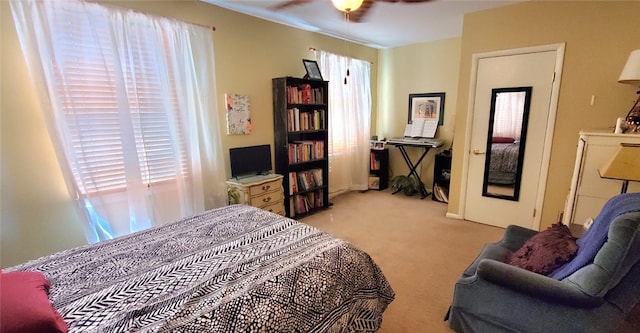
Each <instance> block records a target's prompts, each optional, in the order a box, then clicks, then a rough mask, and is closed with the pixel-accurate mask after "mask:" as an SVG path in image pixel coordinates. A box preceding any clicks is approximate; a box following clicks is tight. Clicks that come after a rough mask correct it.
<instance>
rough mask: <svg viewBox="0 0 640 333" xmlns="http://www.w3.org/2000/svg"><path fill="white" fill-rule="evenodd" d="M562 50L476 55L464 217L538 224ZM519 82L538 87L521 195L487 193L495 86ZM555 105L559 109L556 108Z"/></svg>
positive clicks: (500, 223)
mask: <svg viewBox="0 0 640 333" xmlns="http://www.w3.org/2000/svg"><path fill="white" fill-rule="evenodd" d="M557 54H558V50H546V51H536V52H525V53H519V54H511V55H500V56H493V57H480V58H477V59H475V61H476V63H475V66H474V67H475V68H476V70H477V71H476V72H475V73H476V81H475V82H476V85H475V93H474V95H473V96H474V97H473V103H474V104H473V108H472V112H473V114H472V115H471V117H472V118H471V119H472V125H471V135H470V141H468V145H467V147H468V148H469V149H468V150H467V152H468V154H469V155H468V156H467V158H465V161H466V163H467V167H466V170H467V178H466V190H465V197H464V199H463V205H464V213H463V214H464V216H463V217H464V219H466V220H471V221H475V222H480V223H484V224H490V225H494V226H498V227H506V226H508V225H509V224H517V225H520V226H523V227H526V228H531V229H536V228H537V227H538V226H539V218H538V219H537V221H536V213H537V211H536V210H539V209H540V208H538V207H541V205H542V199H541V197H542V194H543V193H544V185H543V186H540V182H541V181H546V170H547V167H548V154H547V156H546V157H545V152H547V153H548V151H546V150H548V149H550V146H549V145H548V142H550V138H551V136H550V135H549V133H548V131H549V130H550V129H552V128H553V126H552V124H553V122H554V119H551V118H550V116H553V117H554V118H555V102H552V95H553V96H554V98H555V99H556V101H557V96H556V93H557V89H555V90H554V78H555V77H556V75H555V72H556V62H557V59H558V58H557ZM558 78H559V77H558ZM514 87H532V89H531V105H530V109H529V118H528V119H529V122H528V130H527V135H526V140H525V146H524V159H523V164H522V176H521V182H520V191H519V197H518V199H517V201H514V200H505V199H504V198H496V197H489V196H483V184H484V182H485V158H486V154H484V153H485V152H486V150H487V148H486V147H487V139H488V137H489V134H488V131H489V118H490V109H491V96H492V90H493V89H496V88H514ZM471 88H472V89H473V87H471ZM552 109H553V112H550V110H552ZM549 124H551V126H549ZM546 141H548V142H546ZM546 143H547V145H546ZM543 163H547V164H543ZM543 170H544V172H543ZM541 190H542V192H540V191H541ZM536 224H537V225H536Z"/></svg>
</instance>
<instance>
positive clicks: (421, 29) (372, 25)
mask: <svg viewBox="0 0 640 333" xmlns="http://www.w3.org/2000/svg"><path fill="white" fill-rule="evenodd" d="M202 1H204V2H208V3H211V4H214V5H217V6H220V7H223V8H227V9H229V10H233V11H236V12H240V13H244V14H247V15H251V16H256V17H260V18H263V19H266V20H269V21H273V22H277V23H282V24H286V25H289V26H293V27H296V28H300V29H304V30H309V31H314V32H317V33H321V34H324V35H328V36H332V37H336V38H340V39H346V40H349V41H351V42H354V43H358V44H363V45H367V46H370V47H374V48H390V47H397V46H403V45H410V44H416V43H425V42H430V41H435V40H441V39H447V38H454V37H459V36H461V35H462V19H463V16H464V14H465V13H470V12H475V11H480V10H484V9H489V8H495V7H500V6H506V5H510V4H513V3H516V2H520V1H526V0H433V1H429V2H424V3H402V2H396V3H390V2H376V3H375V4H374V6H373V7H372V8H371V9H370V10H369V13H367V16H366V17H365V18H364V20H363V21H362V22H358V23H356V22H349V23H347V22H346V21H345V18H344V15H342V14H341V13H340V12H338V11H337V10H336V9H335V8H334V7H333V5H332V4H331V1H330V0H308V2H307V3H305V4H302V5H295V6H289V7H287V8H285V9H280V10H273V7H274V6H276V5H279V4H282V3H284V2H286V1H287V0H275V1H273V0H202Z"/></svg>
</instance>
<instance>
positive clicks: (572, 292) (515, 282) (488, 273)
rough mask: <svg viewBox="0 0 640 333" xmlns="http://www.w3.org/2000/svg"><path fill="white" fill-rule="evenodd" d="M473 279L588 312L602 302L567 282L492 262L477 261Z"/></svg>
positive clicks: (486, 260)
mask: <svg viewBox="0 0 640 333" xmlns="http://www.w3.org/2000/svg"><path fill="white" fill-rule="evenodd" d="M477 276H478V278H481V279H485V280H487V281H489V282H492V283H494V284H497V285H502V286H505V287H507V288H509V289H511V290H514V291H517V292H520V293H523V294H527V295H528V296H530V297H533V298H540V299H543V300H547V301H552V302H558V303H562V304H565V305H569V306H575V307H581V308H592V307H596V306H598V305H600V304H602V303H603V302H604V299H603V298H602V297H594V296H590V295H587V294H585V293H584V292H582V291H581V290H580V289H579V288H578V286H577V285H575V284H573V283H571V282H565V281H558V280H556V279H552V278H550V277H547V276H544V275H541V274H537V273H533V272H530V271H527V270H525V269H522V268H519V267H515V266H511V265H509V264H505V263H503V262H499V261H496V260H491V259H485V260H482V261H480V264H479V265H478V270H477Z"/></svg>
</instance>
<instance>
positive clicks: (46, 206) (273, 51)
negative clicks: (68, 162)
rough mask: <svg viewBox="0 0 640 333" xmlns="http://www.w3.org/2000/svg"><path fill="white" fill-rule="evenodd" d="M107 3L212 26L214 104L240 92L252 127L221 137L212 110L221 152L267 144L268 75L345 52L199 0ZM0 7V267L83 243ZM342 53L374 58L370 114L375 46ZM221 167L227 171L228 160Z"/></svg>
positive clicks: (335, 44) (294, 71)
mask: <svg viewBox="0 0 640 333" xmlns="http://www.w3.org/2000/svg"><path fill="white" fill-rule="evenodd" d="M111 4H115V5H119V6H126V7H129V8H132V9H135V10H137V11H141V12H146V13H152V14H156V15H162V16H167V17H175V18H178V19H181V20H184V21H188V22H192V23H198V24H204V25H213V26H215V27H216V31H215V32H214V43H215V57H216V59H215V62H216V79H217V97H218V101H219V103H218V104H219V108H220V109H221V110H222V107H223V98H222V97H223V96H224V93H240V94H245V95H248V96H249V98H250V103H251V118H252V121H253V129H254V132H253V133H252V134H251V135H242V136H227V135H226V129H225V128H224V126H226V120H225V115H224V112H220V116H219V121H220V124H221V126H222V128H219V129H217V130H219V131H222V144H223V148H224V150H225V151H227V149H228V148H231V147H240V146H248V145H256V144H272V143H273V118H272V112H273V111H272V110H273V108H272V104H271V101H272V100H271V79H272V78H274V77H281V76H295V77H301V76H303V75H304V74H305V71H304V67H303V66H302V61H301V59H302V58H310V59H313V54H312V53H311V52H310V51H309V48H310V47H314V48H316V49H324V50H327V51H330V52H334V53H339V54H344V53H345V43H344V42H343V41H341V40H337V39H334V38H330V37H326V36H324V35H320V34H316V33H311V32H307V31H303V30H299V29H294V28H290V27H287V26H284V25H279V24H275V23H272V22H269V21H265V20H260V19H257V18H253V17H250V16H246V15H240V14H237V13H234V12H232V11H228V10H225V9H222V8H219V7H216V6H213V5H209V4H206V3H203V2H199V1H189V0H185V1H134V2H111ZM0 11H1V12H0V14H1V15H2V16H1V19H2V36H1V43H2V45H1V46H2V50H1V54H0V57H1V61H2V62H1V65H2V66H1V68H0V70H1V79H2V86H1V87H2V90H1V103H2V104H1V105H2V108H1V111H0V112H1V119H2V122H1V126H2V127H1V131H0V143H1V155H0V157H1V162H2V178H1V179H0V181H1V187H2V201H1V217H0V218H1V221H0V222H1V224H0V234H1V241H0V246H1V248H0V252H1V257H0V266H2V267H7V266H11V265H14V264H18V263H20V262H24V261H26V260H28V259H33V258H37V257H39V256H42V255H46V254H49V253H52V252H56V251H60V250H64V249H67V248H71V247H74V246H77V245H81V244H84V243H85V240H84V235H83V233H82V229H81V227H80V226H79V222H78V220H77V218H76V217H75V215H74V214H75V213H74V210H73V207H72V201H71V200H70V199H69V196H68V194H67V191H66V187H65V185H64V182H63V179H62V175H61V172H60V168H59V167H58V163H57V160H56V157H55V154H54V151H53V148H52V145H51V141H50V139H49V136H48V133H47V130H46V128H45V124H44V120H43V117H42V113H41V110H40V108H39V104H38V103H37V100H36V98H37V97H36V94H35V92H34V90H33V88H32V86H31V82H30V80H29V78H28V73H27V69H26V64H25V61H24V58H23V56H22V53H21V51H20V47H19V43H18V40H17V36H16V32H15V27H14V24H13V18H12V17H11V11H10V8H9V4H8V2H7V1H0ZM349 55H350V56H352V57H356V58H360V59H364V60H368V61H371V62H373V63H374V66H372V81H373V84H372V91H373V106H374V110H373V111H374V115H373V116H374V119H376V115H375V111H376V109H377V108H376V103H377V101H376V95H375V92H376V91H377V68H376V66H375V62H376V61H377V60H378V50H376V49H372V48H369V47H365V46H361V45H350V47H349ZM374 128H375V127H374ZM226 158H228V157H227V156H226V154H225V159H226ZM226 164H227V174H229V171H228V168H229V164H228V161H227V162H226ZM206 190H207V189H205V191H206Z"/></svg>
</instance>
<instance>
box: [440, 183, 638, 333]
mask: <svg viewBox="0 0 640 333" xmlns="http://www.w3.org/2000/svg"><path fill="white" fill-rule="evenodd" d="M621 202H623V203H624V205H621V204H620V203H621ZM616 203H617V206H616ZM623 206H624V207H623ZM536 233H537V232H536V231H534V230H529V229H525V228H522V227H518V226H513V225H512V226H509V227H507V228H506V230H505V234H504V237H503V239H502V240H501V241H500V242H498V243H495V244H487V245H485V247H484V248H483V250H482V251H481V253H480V255H479V256H478V257H477V258H476V260H475V261H474V262H473V263H472V264H471V265H470V266H469V267H468V268H467V269H466V270H465V271H464V273H463V274H462V277H461V278H460V279H459V280H458V281H457V283H456V285H455V290H454V295H453V302H452V304H451V307H450V308H449V313H448V314H447V318H446V319H448V320H449V326H450V327H451V328H452V329H453V330H455V331H457V332H482V333H484V332H487V333H494V332H541V333H552V332H563V333H566V332H580V333H583V332H598V333H604V332H639V331H640V330H638V326H635V327H634V325H633V324H631V323H630V321H629V320H627V319H628V317H629V313H631V312H632V309H633V308H634V306H636V305H637V304H639V300H640V193H630V194H622V195H620V196H617V197H615V198H612V199H611V200H610V201H609V202H608V203H607V204H606V205H605V207H604V208H603V209H602V211H601V212H600V214H599V215H598V217H597V218H596V220H595V221H594V224H593V225H592V226H591V228H590V229H589V230H588V231H587V233H585V235H584V236H583V237H582V238H581V240H582V239H585V240H588V243H586V244H585V243H583V244H580V240H579V241H578V244H579V245H580V246H581V248H580V249H579V251H578V254H577V255H576V257H575V258H574V259H572V261H578V260H582V261H584V262H585V264H584V265H580V266H578V267H576V268H575V271H572V270H569V271H567V269H571V266H572V264H573V265H574V266H575V262H573V263H572V262H569V263H567V264H565V266H563V267H561V268H559V269H558V270H557V271H556V272H558V271H562V270H563V269H564V273H566V277H561V278H558V277H556V278H553V277H551V276H552V275H553V274H550V276H545V275H541V274H537V273H533V272H530V271H527V270H524V269H521V268H518V267H515V266H512V265H509V264H507V263H505V262H504V260H505V258H506V257H507V256H508V254H509V253H512V252H515V251H516V250H518V249H519V248H520V247H521V246H522V245H523V244H524V243H525V242H526V241H527V240H528V239H529V238H530V237H532V236H533V235H535V234H536ZM597 233H601V236H598V234H597ZM597 238H601V239H602V242H603V244H594V243H597V241H594V239H597ZM590 248H591V249H592V250H593V251H592V252H593V254H592V255H590V254H589V249H590ZM580 251H582V253H581V252H580ZM585 255H587V256H589V255H590V256H591V257H590V258H586V259H585ZM554 273H555V272H554ZM638 306H640V305H638ZM636 309H637V308H636ZM634 311H636V310H634Z"/></svg>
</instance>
